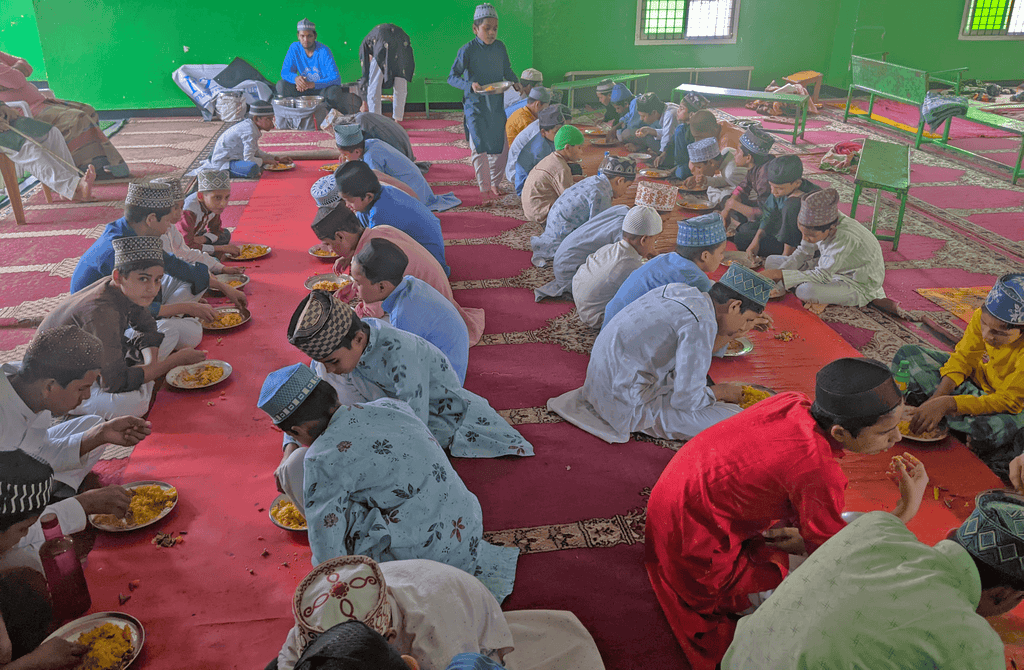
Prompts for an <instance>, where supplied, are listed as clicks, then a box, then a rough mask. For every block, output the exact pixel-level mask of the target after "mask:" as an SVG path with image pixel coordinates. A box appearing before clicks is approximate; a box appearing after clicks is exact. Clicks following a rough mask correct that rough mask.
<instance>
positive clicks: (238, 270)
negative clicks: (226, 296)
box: [220, 265, 245, 275]
mask: <svg viewBox="0 0 1024 670" xmlns="http://www.w3.org/2000/svg"><path fill="white" fill-rule="evenodd" d="M220 272H221V274H225V275H242V274H245V268H243V267H239V266H237V265H231V266H227V265H225V266H224V267H223V268H221V271H220Z"/></svg>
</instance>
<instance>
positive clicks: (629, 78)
mask: <svg viewBox="0 0 1024 670" xmlns="http://www.w3.org/2000/svg"><path fill="white" fill-rule="evenodd" d="M566 76H567V77H568V76H574V75H571V74H570V73H566ZM649 76H651V75H650V74H649V73H647V72H641V73H639V74H610V75H607V76H604V77H588V78H587V79H570V80H568V81H562V82H559V83H557V84H555V85H553V86H552V87H551V90H552V91H569V101H568V105H569V108H570V109H571V108H572V107H573V101H574V96H573V91H575V89H577V88H592V87H596V86H597V85H598V84H600V83H601V82H602V81H604V80H605V79H609V80H611V81H613V82H615V83H616V84H624V83H626V82H629V83H631V84H633V86H632V88H633V92H634V93H635V92H636V83H635V82H636V81H637V80H639V79H647V78H648V77H649Z"/></svg>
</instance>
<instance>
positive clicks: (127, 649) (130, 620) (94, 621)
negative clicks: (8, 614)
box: [46, 612, 146, 670]
mask: <svg viewBox="0 0 1024 670" xmlns="http://www.w3.org/2000/svg"><path fill="white" fill-rule="evenodd" d="M56 638H62V639H64V640H67V641H68V642H75V643H77V644H81V645H85V646H86V647H89V651H88V652H87V653H86V654H85V656H83V657H82V660H81V662H80V663H79V664H78V665H77V666H75V668H76V670H124V668H127V667H128V666H129V665H131V664H132V661H134V660H135V659H136V658H137V657H138V655H139V652H141V651H142V645H143V644H145V642H146V631H145V629H143V627H142V623H141V622H140V621H139V620H138V619H136V618H135V617H133V616H131V615H130V614H125V613H124V612H97V613H96V614H90V615H88V616H84V617H82V618H81V619H75V620H74V621H71V622H68V623H66V624H64V625H63V626H61V627H60V628H58V629H57V630H55V631H53V633H52V634H51V635H50V636H49V637H48V638H46V640H47V641H48V640H53V639H56Z"/></svg>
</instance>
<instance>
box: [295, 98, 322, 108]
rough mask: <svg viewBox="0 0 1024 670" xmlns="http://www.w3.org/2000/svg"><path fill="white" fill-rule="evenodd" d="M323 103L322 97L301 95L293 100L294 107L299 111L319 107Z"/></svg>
mask: <svg viewBox="0 0 1024 670" xmlns="http://www.w3.org/2000/svg"><path fill="white" fill-rule="evenodd" d="M323 101H324V96H322V95H302V96H299V97H298V98H295V106H296V107H298V108H299V109H313V108H314V107H319V106H320V105H321V104H322V103H323Z"/></svg>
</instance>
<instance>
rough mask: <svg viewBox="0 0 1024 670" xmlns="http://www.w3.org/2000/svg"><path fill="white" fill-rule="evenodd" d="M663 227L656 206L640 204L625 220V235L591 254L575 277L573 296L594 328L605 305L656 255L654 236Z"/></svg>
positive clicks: (579, 312) (581, 314)
mask: <svg viewBox="0 0 1024 670" xmlns="http://www.w3.org/2000/svg"><path fill="white" fill-rule="evenodd" d="M661 227H662V223H661V217H660V216H658V212H657V211H656V210H655V209H654V208H653V207H648V206H647V205H638V206H636V207H634V208H633V209H631V210H629V213H627V214H626V216H625V218H624V219H623V220H622V239H620V240H618V241H616V242H612V243H611V244H606V245H605V246H603V247H601V248H600V249H598V250H597V251H595V252H594V253H592V254H590V256H588V257H587V260H586V262H585V263H583V265H582V266H580V268H579V269H578V270H577V271H576V275H575V276H574V277H573V279H572V297H573V300H574V301H575V302H576V315H577V316H579V318H580V321H582V322H583V323H584V324H585V325H587V326H590V327H591V328H598V327H600V326H601V321H603V320H604V308H605V307H606V306H607V305H608V301H609V300H611V299H612V298H613V297H615V292H616V291H618V290H619V286H621V285H622V282H624V281H625V280H626V277H628V276H629V275H630V273H631V272H633V270H636V269H637V268H638V267H640V266H641V265H643V263H644V261H645V260H647V259H648V258H653V257H654V256H655V254H656V252H655V251H654V238H655V237H657V236H658V234H660V233H661Z"/></svg>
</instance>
